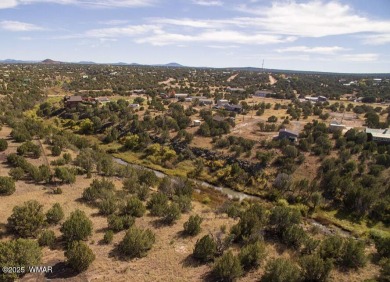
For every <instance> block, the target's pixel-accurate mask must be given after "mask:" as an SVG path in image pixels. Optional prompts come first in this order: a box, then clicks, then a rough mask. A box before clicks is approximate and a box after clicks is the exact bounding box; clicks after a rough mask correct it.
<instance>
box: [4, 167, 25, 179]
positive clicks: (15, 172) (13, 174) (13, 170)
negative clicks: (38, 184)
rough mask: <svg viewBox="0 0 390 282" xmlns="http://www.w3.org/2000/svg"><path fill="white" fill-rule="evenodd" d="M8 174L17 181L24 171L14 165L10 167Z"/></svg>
mask: <svg viewBox="0 0 390 282" xmlns="http://www.w3.org/2000/svg"><path fill="white" fill-rule="evenodd" d="M8 174H9V176H11V177H12V179H13V180H15V181H18V180H20V179H22V178H23V176H24V174H25V172H24V170H23V168H21V167H14V168H11V169H10V171H9V173H8Z"/></svg>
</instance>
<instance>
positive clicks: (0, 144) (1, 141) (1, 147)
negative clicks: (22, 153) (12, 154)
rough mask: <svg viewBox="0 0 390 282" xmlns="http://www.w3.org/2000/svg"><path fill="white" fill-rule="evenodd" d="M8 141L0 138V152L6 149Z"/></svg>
mask: <svg viewBox="0 0 390 282" xmlns="http://www.w3.org/2000/svg"><path fill="white" fill-rule="evenodd" d="M7 148H8V142H7V140H5V139H0V152H3V151H5V150H7Z"/></svg>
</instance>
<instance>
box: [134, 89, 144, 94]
mask: <svg viewBox="0 0 390 282" xmlns="http://www.w3.org/2000/svg"><path fill="white" fill-rule="evenodd" d="M133 93H134V94H145V90H144V89H135V90H133Z"/></svg>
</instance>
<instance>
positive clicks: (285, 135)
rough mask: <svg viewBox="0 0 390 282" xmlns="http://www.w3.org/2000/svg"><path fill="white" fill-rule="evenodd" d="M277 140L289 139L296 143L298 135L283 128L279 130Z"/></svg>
mask: <svg viewBox="0 0 390 282" xmlns="http://www.w3.org/2000/svg"><path fill="white" fill-rule="evenodd" d="M277 139H289V140H290V141H293V142H296V141H297V140H298V133H296V132H293V131H290V130H287V129H285V128H283V129H281V130H279V135H278V136H277Z"/></svg>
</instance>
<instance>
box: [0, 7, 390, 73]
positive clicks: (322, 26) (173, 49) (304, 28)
mask: <svg viewBox="0 0 390 282" xmlns="http://www.w3.org/2000/svg"><path fill="white" fill-rule="evenodd" d="M0 38H1V41H0V59H9V58H11V59H19V60H44V59H46V58H50V59H53V60H58V61H64V62H78V61H94V62H97V63H116V62H126V63H140V64H165V63H170V62H177V63H180V64H182V65H186V66H196V67H202V66H205V67H262V66H263V62H264V68H267V69H290V70H308V71H328V72H351V73H390V0H375V1H374V0H372V1H367V0H334V1H329V0H242V1H236V0H0Z"/></svg>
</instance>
